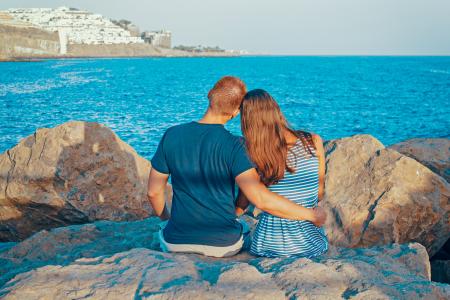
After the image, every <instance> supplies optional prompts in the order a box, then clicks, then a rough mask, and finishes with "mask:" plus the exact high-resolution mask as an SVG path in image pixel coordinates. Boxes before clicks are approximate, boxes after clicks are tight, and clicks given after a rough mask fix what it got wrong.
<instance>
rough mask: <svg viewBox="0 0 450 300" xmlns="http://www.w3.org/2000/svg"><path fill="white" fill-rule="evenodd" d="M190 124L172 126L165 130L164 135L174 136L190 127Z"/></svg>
mask: <svg viewBox="0 0 450 300" xmlns="http://www.w3.org/2000/svg"><path fill="white" fill-rule="evenodd" d="M190 124H191V123H182V124H177V125H173V126H171V127H169V128H167V129H166V132H165V134H166V135H170V134H176V133H178V132H180V131H183V130H185V129H186V128H188V127H189V126H190Z"/></svg>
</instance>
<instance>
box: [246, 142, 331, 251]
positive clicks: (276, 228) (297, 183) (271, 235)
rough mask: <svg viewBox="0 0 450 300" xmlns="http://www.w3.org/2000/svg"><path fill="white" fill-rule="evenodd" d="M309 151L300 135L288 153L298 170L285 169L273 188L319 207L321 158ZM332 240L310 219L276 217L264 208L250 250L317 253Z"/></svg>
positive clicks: (310, 205) (301, 201)
mask: <svg viewBox="0 0 450 300" xmlns="http://www.w3.org/2000/svg"><path fill="white" fill-rule="evenodd" d="M311 150H312V152H313V154H314V156H312V157H311V155H310V154H309V153H308V152H306V150H305V148H304V146H303V144H302V142H301V140H300V139H297V142H296V143H295V145H294V146H292V147H291V148H290V149H289V151H288V155H287V164H288V165H289V166H290V167H293V168H294V170H295V172H294V173H292V174H291V173H289V172H288V171H285V175H284V178H283V179H281V180H280V181H279V182H278V183H277V184H274V185H271V186H269V187H268V188H269V190H271V191H272V192H275V193H278V194H279V195H282V196H284V197H286V198H287V199H289V200H291V201H293V202H295V203H297V204H300V205H302V206H304V207H308V208H311V207H315V206H317V203H318V189H319V174H318V169H319V162H318V159H317V157H316V156H315V151H314V149H311ZM327 249H328V240H327V237H326V235H325V232H324V229H323V227H321V228H318V227H316V226H315V225H314V224H312V223H311V222H309V221H295V220H288V219H282V218H279V217H275V216H273V215H271V214H268V213H266V212H263V213H262V214H261V215H260V218H259V222H258V225H257V226H256V229H255V233H254V235H253V241H252V245H251V249H250V252H251V253H252V254H254V255H258V256H266V257H277V256H300V257H314V256H317V255H320V254H322V253H324V252H325V251H327Z"/></svg>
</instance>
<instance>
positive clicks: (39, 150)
mask: <svg viewBox="0 0 450 300" xmlns="http://www.w3.org/2000/svg"><path fill="white" fill-rule="evenodd" d="M150 168H151V166H150V162H148V161H147V160H145V159H144V158H142V157H141V156H139V155H138V154H137V153H136V151H134V149H133V148H132V147H131V146H129V145H128V144H126V143H125V142H123V141H122V140H121V139H120V138H119V137H118V136H117V135H116V134H115V133H114V132H113V131H112V130H111V129H109V128H107V127H105V126H104V125H101V124H97V123H90V122H77V121H74V122H68V123H64V124H62V125H59V126H57V127H55V128H51V129H49V128H41V129H38V130H37V131H36V132H35V133H34V134H33V135H31V136H29V137H27V138H24V139H23V140H21V141H20V143H19V144H18V145H16V146H15V147H13V148H12V149H9V150H7V151H6V152H4V153H3V154H1V155H0V241H18V240H22V239H24V238H26V237H28V236H30V235H32V234H33V233H35V232H37V231H39V230H42V229H49V228H53V227H60V226H66V225H70V224H80V223H86V222H92V221H95V220H102V219H107V220H115V221H122V220H136V219H142V218H145V217H148V216H149V215H151V212H152V211H151V207H150V205H149V202H148V200H147V198H146V189H147V180H148V174H149V171H150ZM168 193H170V188H168Z"/></svg>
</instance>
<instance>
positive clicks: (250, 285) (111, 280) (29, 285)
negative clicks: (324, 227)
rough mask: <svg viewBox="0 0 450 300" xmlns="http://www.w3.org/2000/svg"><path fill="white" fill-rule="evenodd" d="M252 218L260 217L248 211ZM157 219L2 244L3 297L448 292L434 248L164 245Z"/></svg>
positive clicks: (437, 295) (430, 295)
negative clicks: (309, 253) (312, 252)
mask: <svg viewBox="0 0 450 300" xmlns="http://www.w3.org/2000/svg"><path fill="white" fill-rule="evenodd" d="M247 221H249V222H252V220H251V219H250V218H248V217H247ZM157 224H158V220H157V219H156V218H154V217H153V218H148V219H146V220H143V221H132V222H112V221H99V222H95V223H92V224H86V225H72V226H68V227H61V228H57V229H52V230H50V231H45V230H44V231H41V232H39V233H37V234H35V235H33V236H32V237H30V238H28V239H26V240H24V241H22V242H20V243H17V244H11V245H9V246H8V247H7V248H5V249H3V252H1V253H0V262H1V264H0V274H1V277H0V284H3V288H0V297H4V299H44V298H46V299H82V298H86V299H217V298H226V299H239V298H246V299H286V298H288V299H339V298H342V299H350V298H351V299H392V298H395V299H420V298H427V299H446V298H448V297H449V296H450V285H447V284H441V283H435V282H432V281H430V264H429V261H428V254H427V251H426V249H425V248H424V247H423V246H422V245H420V244H418V243H412V244H405V245H399V244H392V245H388V246H379V247H372V248H366V249H364V248H361V249H346V248H335V247H332V248H331V249H330V250H329V252H328V253H327V254H326V255H324V256H321V257H319V258H316V259H306V258H279V259H267V258H257V257H253V256H250V255H249V254H247V253H241V254H239V255H237V256H236V257H233V258H227V259H213V258H205V257H201V256H198V255H193V254H167V253H161V252H160V251H159V245H158V242H157V239H156V236H155V233H156V232H157V230H158V226H157Z"/></svg>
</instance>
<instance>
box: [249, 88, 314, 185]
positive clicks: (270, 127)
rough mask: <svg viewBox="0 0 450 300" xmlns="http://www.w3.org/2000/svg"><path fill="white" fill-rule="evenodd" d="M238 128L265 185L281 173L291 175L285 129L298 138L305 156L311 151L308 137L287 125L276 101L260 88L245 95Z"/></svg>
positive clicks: (310, 138)
mask: <svg viewBox="0 0 450 300" xmlns="http://www.w3.org/2000/svg"><path fill="white" fill-rule="evenodd" d="M241 129H242V133H243V135H244V137H245V143H246V146H247V152H248V154H249V156H250V158H251V159H252V160H253V162H254V163H255V164H256V166H257V168H258V172H259V174H260V176H261V180H262V182H264V184H265V185H267V186H268V185H271V184H275V183H277V182H278V181H279V180H280V179H282V178H283V177H284V173H285V170H287V171H288V172H291V173H293V172H295V170H294V169H292V167H290V166H289V165H288V163H287V154H288V146H289V145H288V143H287V141H286V137H285V132H286V130H287V131H289V132H291V133H292V134H293V135H294V136H296V137H297V138H299V139H300V141H301V142H302V144H303V147H304V148H305V149H306V152H307V153H309V155H314V154H313V152H312V150H311V149H315V146H314V143H313V140H312V136H311V134H310V133H308V132H305V131H295V130H293V129H292V128H291V127H290V126H289V125H288V123H287V121H286V118H285V117H284V115H283V114H282V113H281V110H280V107H279V106H278V104H277V102H276V101H275V100H274V99H273V98H272V96H270V95H269V93H267V92H266V91H264V90H262V89H256V90H252V91H250V92H248V93H247V94H246V95H245V97H244V100H243V102H242V105H241Z"/></svg>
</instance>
